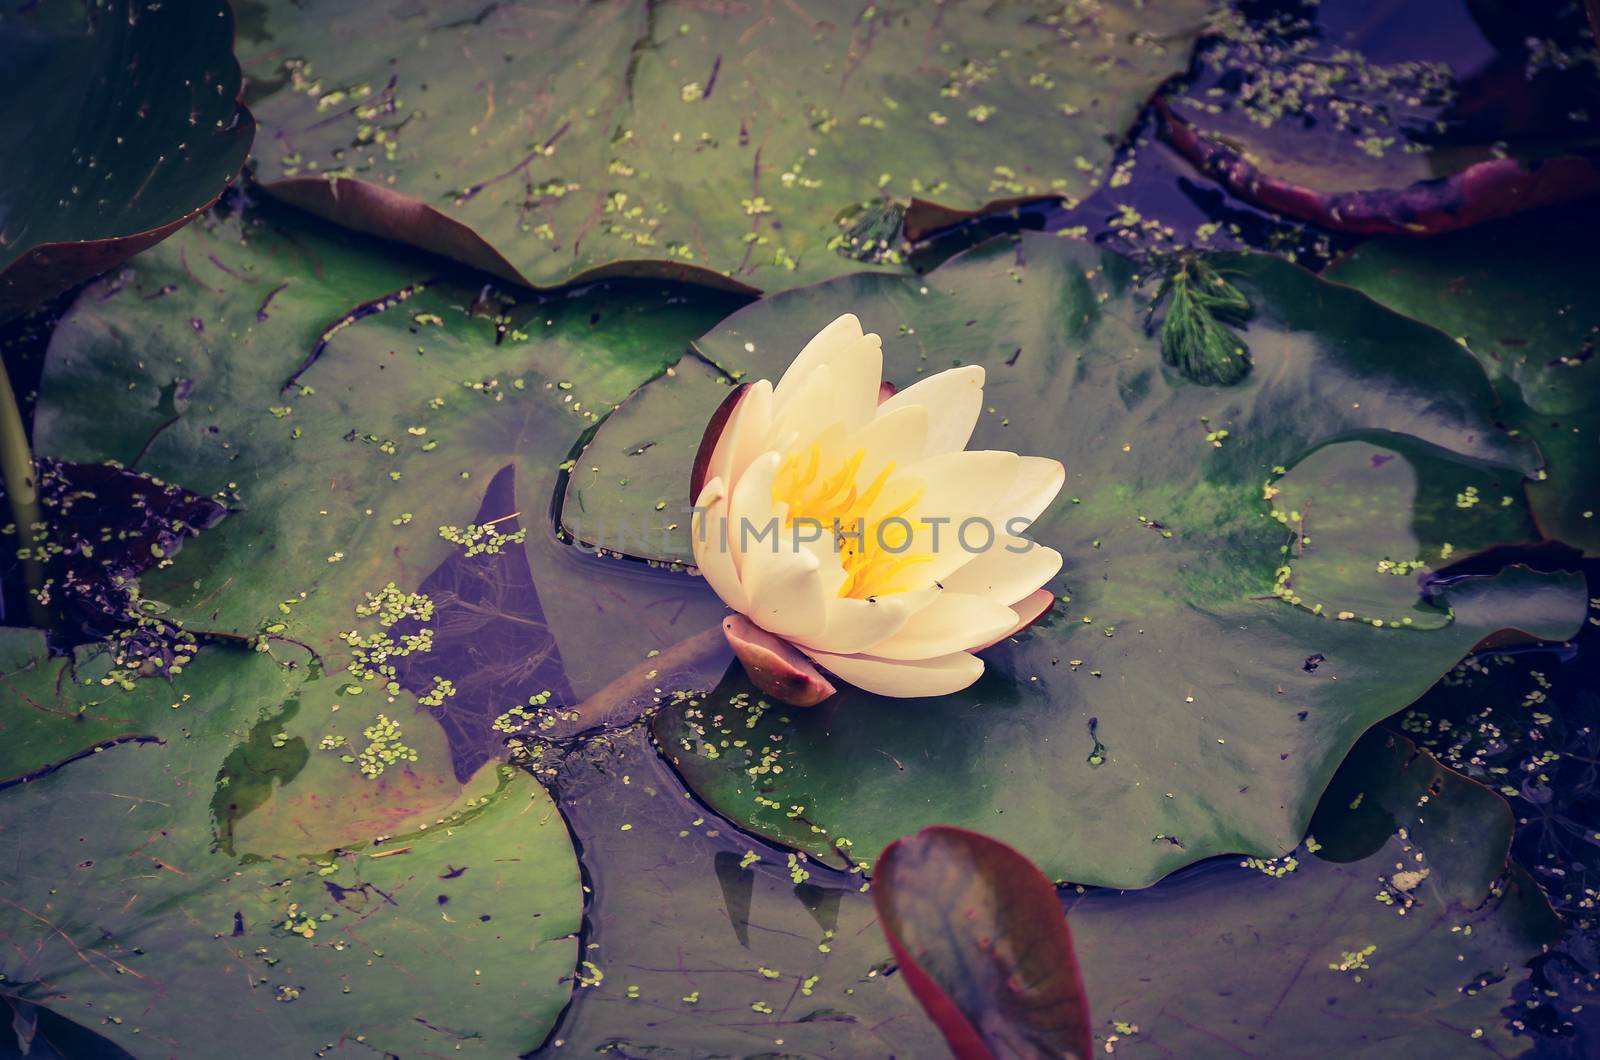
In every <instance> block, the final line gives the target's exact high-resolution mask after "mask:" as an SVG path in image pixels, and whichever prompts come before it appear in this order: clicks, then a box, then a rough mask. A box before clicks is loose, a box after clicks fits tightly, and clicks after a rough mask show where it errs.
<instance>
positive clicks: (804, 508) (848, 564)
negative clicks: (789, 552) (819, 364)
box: [772, 439, 933, 599]
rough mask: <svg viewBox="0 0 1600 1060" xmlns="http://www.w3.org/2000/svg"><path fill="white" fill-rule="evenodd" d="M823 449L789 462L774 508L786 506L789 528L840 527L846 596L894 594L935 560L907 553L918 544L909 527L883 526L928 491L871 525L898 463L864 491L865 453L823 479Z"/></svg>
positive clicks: (815, 446) (776, 485)
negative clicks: (904, 580) (891, 590)
mask: <svg viewBox="0 0 1600 1060" xmlns="http://www.w3.org/2000/svg"><path fill="white" fill-rule="evenodd" d="M822 450H823V443H822V441H821V440H820V439H819V440H818V441H815V442H813V443H812V444H810V445H808V446H806V447H805V448H804V449H797V450H794V451H792V452H790V453H789V454H788V455H786V456H785V457H784V460H783V463H782V464H781V465H780V466H779V468H778V474H777V476H776V477H775V478H774V479H773V484H772V500H773V504H774V505H783V506H786V511H787V514H786V517H785V521H784V522H785V529H789V528H790V527H792V526H793V525H794V523H796V522H798V521H800V520H806V521H807V522H810V523H813V524H814V525H820V526H822V527H825V528H832V527H835V526H837V527H838V529H839V535H838V537H837V538H836V540H835V545H836V547H837V548H838V553H839V562H840V565H841V566H842V567H843V568H844V573H845V578H844V581H843V583H842V584H841V585H840V586H839V595H840V596H849V597H855V598H858V599H859V598H864V597H867V596H872V595H875V594H876V593H879V592H885V591H888V588H889V587H890V586H891V585H893V584H894V583H895V582H896V581H897V580H898V579H899V578H900V577H901V576H902V575H903V574H904V573H905V572H906V571H908V570H910V569H911V568H913V567H915V566H917V565H918V564H921V563H926V562H927V561H928V560H930V559H932V558H933V557H932V556H929V555H926V554H913V555H906V554H904V550H905V549H906V548H908V547H909V546H910V544H911V542H912V539H913V537H912V531H911V529H910V528H909V527H906V526H904V525H898V527H897V528H891V527H885V526H884V525H883V524H884V523H885V522H886V521H888V520H891V519H899V518H901V517H903V516H904V515H905V514H906V513H907V512H909V511H910V510H911V509H912V508H914V507H915V506H916V504H917V502H918V501H920V500H921V499H922V495H923V490H922V489H921V488H920V487H919V488H915V489H912V490H910V491H908V493H909V495H908V496H906V497H905V498H904V499H903V500H901V501H900V502H899V503H898V504H895V505H894V506H893V507H892V508H891V509H890V510H889V511H887V512H886V513H884V514H882V515H879V516H877V517H876V518H874V519H872V521H871V522H869V521H868V516H869V514H871V513H872V509H873V506H874V505H876V504H878V502H879V501H880V500H881V499H882V497H883V496H884V491H885V490H886V489H888V487H889V485H890V483H891V482H892V480H893V476H894V469H895V465H894V462H893V461H890V462H889V463H888V464H886V465H885V466H884V467H883V468H881V469H880V470H879V471H878V472H877V474H875V475H874V476H873V477H872V481H871V482H869V483H867V485H866V488H865V489H862V488H861V487H860V485H859V484H858V479H859V477H860V472H861V465H862V464H863V463H864V462H865V460H866V457H867V452H866V450H865V449H857V450H856V451H855V452H853V453H851V454H850V456H849V457H848V458H847V459H846V460H845V461H844V463H843V464H842V465H840V466H839V468H838V470H837V471H835V472H833V473H832V474H830V475H827V477H825V478H822V479H820V480H819V478H818V475H819V473H820V472H821V462H822ZM858 529H859V530H860V531H861V538H860V539H859V540H858V539H857V538H856V531H857V530H858ZM880 537H881V538H882V540H880ZM891 550H893V551H891Z"/></svg>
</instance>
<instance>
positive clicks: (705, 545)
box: [689, 478, 749, 611]
mask: <svg viewBox="0 0 1600 1060" xmlns="http://www.w3.org/2000/svg"><path fill="white" fill-rule="evenodd" d="M723 492H724V487H723V484H722V480H721V479H719V478H714V479H712V480H711V481H710V482H707V483H706V485H705V488H704V489H702V490H701V491H700V497H699V499H698V500H696V501H695V507H696V508H699V509H701V510H700V511H697V512H695V514H694V518H693V520H691V522H690V527H689V529H690V538H691V542H692V547H693V548H694V565H695V566H696V567H699V568H700V573H701V574H702V575H703V576H704V577H705V580H706V584H707V585H709V586H711V591H712V592H714V593H716V594H717V595H718V596H719V597H721V598H722V602H723V603H725V604H727V605H728V606H729V607H731V608H733V609H734V610H735V611H743V610H745V609H746V608H747V607H749V597H748V596H747V595H746V593H745V591H744V586H742V585H741V584H739V571H738V568H736V567H735V566H734V565H733V554H732V553H731V552H730V551H729V550H728V535H727V527H728V499H727V498H726V497H724V496H723Z"/></svg>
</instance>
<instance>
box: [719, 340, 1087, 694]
mask: <svg viewBox="0 0 1600 1060" xmlns="http://www.w3.org/2000/svg"><path fill="white" fill-rule="evenodd" d="M882 378H883V351H882V342H881V340H880V339H879V338H878V336H877V335H865V334H863V333H862V330H861V322H860V321H859V320H857V319H856V317H855V316H853V315H852V314H849V313H846V314H845V315H844V316H841V317H840V318H839V319H837V320H835V321H834V322H833V323H831V324H829V325H828V326H827V327H825V328H823V329H822V331H821V332H819V333H818V334H817V336H816V337H815V338H813V339H812V340H811V341H810V342H808V343H806V346H805V348H804V349H803V350H801V351H800V355H799V356H798V357H796V358H795V360H794V363H793V364H791V365H790V366H789V369H788V370H787V371H786V372H784V374H783V378H782V379H780V380H779V381H778V385H777V386H773V385H772V384H771V383H770V382H769V381H767V380H765V379H763V380H760V381H759V382H756V383H750V384H745V385H743V386H741V387H739V388H738V389H737V390H736V391H735V392H734V393H733V394H731V395H730V396H729V398H728V400H726V401H724V402H723V405H722V407H721V408H720V409H718V410H717V413H716V415H715V416H713V417H712V420H711V423H710V425H709V426H708V427H707V429H706V435H705V438H704V440H703V441H702V442H701V444H700V451H699V453H698V455H697V456H696V459H695V472H694V479H693V482H692V484H691V493H692V495H693V498H694V503H695V511H694V518H693V523H692V527H691V529H692V533H693V547H694V556H695V563H696V564H697V565H698V566H699V568H700V571H701V573H702V574H703V575H704V576H705V579H706V581H707V582H708V583H709V584H710V586H711V587H712V589H714V590H715V591H716V593H717V595H718V596H720V597H721V598H722V600H723V602H724V603H726V604H727V605H728V606H729V607H730V608H732V609H733V610H734V611H736V612H738V614H737V615H736V616H734V617H732V618H730V619H729V620H728V621H727V622H726V623H724V630H725V632H727V634H728V639H729V642H730V643H731V644H732V645H733V647H734V650H735V652H736V653H738V655H739V657H740V659H741V660H742V661H743V662H744V664H745V667H746V669H747V670H748V671H749V672H750V674H751V676H752V678H753V679H754V680H755V682H756V684H757V685H758V686H759V687H761V688H762V690H763V691H765V692H767V693H769V694H771V695H774V696H776V697H778V698H781V699H784V700H785V701H787V702H790V703H794V704H797V705H810V704H812V703H815V702H818V701H820V700H821V699H823V698H826V696H828V695H830V694H832V692H833V687H832V685H830V684H828V683H827V681H826V680H825V679H823V678H822V677H821V676H820V675H818V674H817V673H816V670H815V668H814V667H813V666H811V665H809V664H808V663H807V661H806V660H807V659H809V660H811V661H812V662H814V663H816V664H818V665H820V666H821V667H822V668H823V669H825V670H827V671H828V672H829V673H832V674H834V675H836V676H837V677H839V678H842V679H843V680H845V681H848V682H849V683H851V684H853V685H856V686H857V687H859V688H863V689H866V690H867V691H869V692H875V693H879V694H881V695H886V696H937V695H944V694H946V693H949V692H955V691H958V690H960V689H962V688H966V687H967V686H968V685H970V684H972V683H973V682H974V681H976V680H977V679H978V678H979V676H981V675H982V673H983V660H981V659H980V658H978V657H977V656H976V655H974V654H973V652H975V651H977V650H979V649H981V648H984V647H987V646H988V645H990V644H993V643H995V642H996V641H998V640H1001V639H1003V638H1005V637H1006V636H1009V635H1010V634H1012V633H1015V632H1017V631H1019V630H1020V629H1022V628H1024V627H1025V626H1027V625H1028V624H1029V623H1031V622H1032V621H1033V620H1035V619H1036V618H1038V617H1039V616H1040V615H1041V614H1043V613H1044V612H1045V611H1046V610H1048V608H1049V607H1050V604H1051V603H1052V602H1053V597H1052V596H1051V594H1050V593H1049V592H1047V591H1045V590H1043V589H1042V588H1041V586H1043V585H1044V583H1045V582H1047V581H1048V580H1049V579H1050V578H1052V577H1053V576H1054V575H1055V574H1056V572H1057V571H1058V570H1060V569H1061V556H1060V554H1059V553H1057V552H1056V551H1055V550H1053V549H1050V548H1046V547H1044V546H1042V545H1038V544H1035V543H1033V542H1031V541H1029V540H1028V539H1026V538H1024V537H1023V536H1022V533H1023V531H1024V530H1025V529H1026V528H1027V527H1028V525H1029V524H1030V523H1032V521H1033V520H1034V519H1035V518H1037V517H1038V515H1039V514H1040V513H1041V512H1043V511H1044V509H1045V508H1046V507H1047V506H1048V505H1049V504H1050V502H1051V501H1052V500H1053V499H1054V498H1055V496H1056V493H1057V492H1058V491H1059V490H1060V489H1061V485H1062V483H1063V482H1064V481H1065V470H1064V469H1063V468H1062V466H1061V463H1060V461H1058V460H1051V459H1046V458H1043V457H1034V456H1018V455H1017V454H1015V453H1008V452H1002V451H994V450H968V449H967V448H966V445H967V441H968V439H969V438H970V437H971V436H972V431H973V428H974V427H975V426H976V425H977V422H978V416H979V414H980V412H981V410H982V407H983V379H984V373H983V369H982V368H981V367H979V366H975V365H974V366H969V367H963V368H953V369H951V370H949V371H945V372H940V373H939V374H937V375H934V376H930V377H928V378H926V379H923V380H921V381H920V382H918V383H916V384H915V385H914V386H911V387H908V388H907V389H905V390H902V391H900V392H898V393H895V394H893V396H890V397H888V398H887V399H885V400H880V394H881V392H882V391H885V390H887V389H888V388H887V387H885V386H883V384H882Z"/></svg>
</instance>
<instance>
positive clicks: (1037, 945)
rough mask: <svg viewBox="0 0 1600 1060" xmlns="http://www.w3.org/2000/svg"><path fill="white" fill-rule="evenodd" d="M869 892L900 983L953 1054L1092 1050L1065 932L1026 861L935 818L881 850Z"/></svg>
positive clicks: (1053, 900) (964, 1058)
mask: <svg viewBox="0 0 1600 1060" xmlns="http://www.w3.org/2000/svg"><path fill="white" fill-rule="evenodd" d="M872 891H873V897H874V900H875V901H876V903H877V907H878V917H879V920H880V922H881V923H882V924H883V932H884V934H885V935H886V936H888V939H889V947H890V948H891V949H892V950H893V951H894V955H895V959H896V960H897V961H898V962H899V963H900V971H901V973H902V974H904V975H905V977H906V985H907V986H909V987H910V988H911V992H912V993H913V994H915V995H916V998H917V1000H918V1001H919V1002H921V1004H922V1007H923V1009H924V1010H925V1011H926V1012H927V1013H928V1016H929V1018H930V1019H932V1020H933V1022H934V1023H935V1024H937V1025H938V1027H939V1030H940V1031H941V1032H943V1034H944V1036H945V1040H946V1041H947V1042H948V1043H949V1044H950V1049H951V1052H953V1053H954V1054H955V1056H956V1057H957V1058H958V1060H993V1058H996V1057H1006V1058H1012V1057H1018V1058H1033V1057H1040V1058H1043V1057H1067V1056H1070V1057H1078V1058H1086V1057H1088V1056H1089V1053H1090V1050H1091V1048H1092V1038H1091V1034H1090V1029H1089V1006H1088V1002H1087V1000H1086V999H1085V996H1084V990H1083V978H1082V976H1080V975H1079V973H1078V959H1077V957H1076V955H1075V954H1074V952H1073V948H1072V934H1071V932H1070V931H1069V930H1068V929H1067V919H1066V916H1065V915H1064V914H1063V913H1062V911H1061V902H1060V900H1059V899H1058V898H1057V896H1056V891H1055V888H1054V887H1053V886H1052V885H1051V883H1050V881H1049V880H1047V879H1045V877H1044V874H1043V873H1041V872H1040V871H1039V870H1038V869H1037V868H1035V867H1034V865H1033V863H1032V862H1030V861H1029V860H1028V859H1027V858H1025V857H1023V856H1022V855H1021V854H1019V853H1018V852H1017V851H1015V850H1013V849H1012V848H1011V847H1009V846H1007V845H1005V844H1004V843H1001V842H999V841H998V840H994V839H990V838H988V837H987V836H983V835H979V834H978V833H976V832H969V831H967V830H966V829H963V828H951V827H948V826H945V825H934V826H932V827H930V828H924V829H923V830H922V831H920V832H918V833H917V834H916V835H913V836H907V837H905V838H903V839H897V840H895V841H894V842H893V843H890V844H889V845H888V846H887V847H886V848H885V849H884V851H883V854H882V855H881V856H880V857H879V859H878V863H877V866H876V867H875V869H874V872H873V880H872Z"/></svg>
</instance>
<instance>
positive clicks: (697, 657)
mask: <svg viewBox="0 0 1600 1060" xmlns="http://www.w3.org/2000/svg"><path fill="white" fill-rule="evenodd" d="M731 658H732V652H730V651H729V649H728V641H727V638H725V637H724V636H723V635H722V624H721V623H720V622H719V623H717V624H716V625H715V626H712V627H711V628H710V629H707V630H704V631H702V632H700V633H696V634H695V635H694V636H692V637H690V638H688V639H687V640H682V641H679V642H678V643H677V644H674V645H673V646H672V647H670V648H666V649H664V650H663V651H662V652H661V654H660V655H656V656H653V657H652V658H649V659H646V660H644V662H642V663H639V664H638V665H637V666H635V667H633V668H632V669H630V670H629V671H628V672H627V673H624V674H622V675H621V676H620V677H618V678H616V679H615V680H613V681H611V682H610V683H609V684H607V685H606V686H605V687H604V688H602V689H600V690H599V691H598V692H596V693H594V694H593V695H592V696H590V697H589V698H588V699H585V700H584V701H583V702H582V703H579V704H578V706H577V708H576V709H575V711H574V714H575V715H576V716H575V717H571V718H569V719H567V721H566V722H565V723H564V724H562V725H559V726H557V727H556V728H554V729H552V730H551V731H550V732H549V733H546V734H544V735H547V736H551V737H554V738H558V739H559V738H563V737H569V736H575V735H578V734H579V733H582V732H587V731H589V730H591V729H596V728H602V727H603V728H616V727H619V726H622V725H626V724H628V723H629V722H631V721H633V720H634V719H635V718H637V717H638V716H639V715H640V714H642V713H643V712H644V711H645V710H646V709H647V708H648V707H650V706H651V705H653V704H654V703H655V701H656V695H657V693H656V689H658V688H662V687H665V686H666V685H668V684H669V683H671V682H672V681H673V679H674V678H682V677H684V676H690V675H696V676H697V675H698V672H699V671H704V670H706V669H709V668H711V667H713V666H716V667H719V668H720V667H726V666H727V664H728V660H729V659H731Z"/></svg>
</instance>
